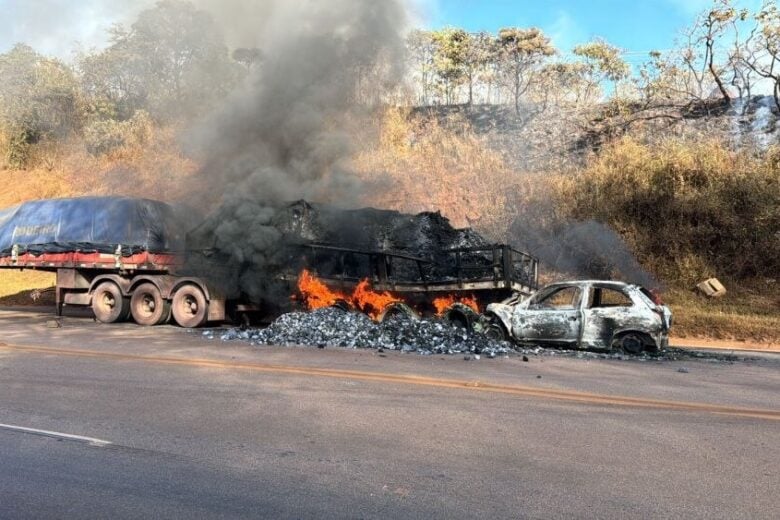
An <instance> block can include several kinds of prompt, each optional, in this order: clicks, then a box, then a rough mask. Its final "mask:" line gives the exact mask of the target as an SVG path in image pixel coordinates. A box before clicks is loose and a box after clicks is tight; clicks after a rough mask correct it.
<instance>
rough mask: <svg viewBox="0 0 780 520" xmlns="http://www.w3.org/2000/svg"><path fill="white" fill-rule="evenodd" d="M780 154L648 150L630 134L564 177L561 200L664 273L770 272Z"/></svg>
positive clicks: (779, 210)
mask: <svg viewBox="0 0 780 520" xmlns="http://www.w3.org/2000/svg"><path fill="white" fill-rule="evenodd" d="M777 155H778V154H777V153H776V152H774V151H773V152H770V153H768V154H766V156H764V157H755V156H751V155H748V154H747V153H742V152H732V151H730V150H727V149H726V148H725V147H724V146H722V145H721V144H719V143H714V142H713V143H686V142H679V141H669V142H667V143H665V144H663V145H661V146H657V145H656V146H653V147H649V146H646V145H643V144H639V143H637V142H636V141H634V140H631V139H629V138H626V139H623V140H621V141H618V142H616V143H614V144H612V145H611V146H609V147H607V148H606V149H604V150H603V151H602V153H601V154H600V155H599V156H598V157H597V158H595V159H594V160H593V161H592V162H591V164H589V165H588V167H587V168H586V169H585V170H584V171H583V172H582V173H581V174H579V175H576V176H574V177H572V178H570V179H568V180H567V181H565V182H562V183H560V185H559V187H558V190H557V197H556V198H557V199H558V200H557V203H558V204H559V205H561V206H563V207H564V208H565V210H566V211H565V213H566V214H567V216H568V217H570V218H576V219H595V220H599V221H602V222H606V223H608V224H609V225H610V226H612V227H613V228H614V229H616V230H618V231H619V232H620V233H621V234H622V235H623V237H624V238H625V239H626V240H627V241H628V242H629V244H631V245H632V246H633V249H634V251H635V252H636V253H637V254H638V256H639V257H640V260H642V261H643V263H644V264H645V265H648V266H651V267H653V269H654V270H655V271H656V272H657V274H660V275H662V277H664V278H667V279H673V280H678V281H680V282H684V283H691V282H693V281H695V280H697V279H700V278H701V277H704V276H710V275H718V276H723V277H727V278H750V277H756V276H767V277H770V276H776V275H777V273H780V167H778V164H780V161H778V157H777Z"/></svg>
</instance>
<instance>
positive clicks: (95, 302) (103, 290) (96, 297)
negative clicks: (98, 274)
mask: <svg viewBox="0 0 780 520" xmlns="http://www.w3.org/2000/svg"><path fill="white" fill-rule="evenodd" d="M92 312H94V313H95V319H96V320H98V321H99V322H100V323H117V322H120V321H125V320H126V319H127V316H128V315H129V314H130V302H129V301H128V298H125V297H123V296H122V291H121V290H119V287H117V285H116V284H115V283H113V282H103V283H101V284H100V285H98V286H97V288H96V289H95V291H94V292H93V293H92Z"/></svg>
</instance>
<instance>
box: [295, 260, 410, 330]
mask: <svg viewBox="0 0 780 520" xmlns="http://www.w3.org/2000/svg"><path fill="white" fill-rule="evenodd" d="M298 291H299V292H300V293H301V296H303V300H304V302H305V304H306V307H307V308H308V309H309V310H314V309H321V308H322V307H330V306H332V305H335V304H336V303H338V302H345V303H346V304H347V305H349V306H350V307H353V308H355V309H359V310H360V311H362V312H365V313H366V314H368V315H369V316H371V318H373V319H377V317H379V314H380V313H381V312H382V311H383V310H384V309H385V307H387V306H388V305H390V304H391V303H395V302H400V301H402V300H401V299H400V298H396V297H395V296H393V295H392V294H390V293H388V292H375V291H372V290H371V285H370V284H369V282H368V280H362V281H361V282H360V283H359V284H358V285H357V287H355V290H354V291H353V292H352V294H349V295H348V294H345V293H342V292H339V291H333V290H331V289H330V288H329V287H328V286H327V285H325V284H324V283H323V282H322V281H321V280H320V279H318V278H317V277H316V276H314V275H313V274H311V273H310V272H309V271H308V270H306V269H304V270H303V271H301V274H300V275H299V276H298ZM293 299H295V295H293Z"/></svg>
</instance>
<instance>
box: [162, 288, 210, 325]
mask: <svg viewBox="0 0 780 520" xmlns="http://www.w3.org/2000/svg"><path fill="white" fill-rule="evenodd" d="M171 311H172V313H173V319H174V321H175V322H176V323H178V324H179V326H181V327H187V328H191V329H194V328H197V327H200V326H201V325H203V324H204V323H206V320H207V319H208V316H209V304H208V302H207V301H206V295H205V294H203V291H202V290H201V289H200V287H198V286H197V285H195V284H191V283H188V284H185V285H182V286H181V287H179V288H178V289H177V290H176V292H175V293H174V295H173V303H172V305H171Z"/></svg>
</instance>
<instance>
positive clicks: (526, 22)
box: [422, 0, 761, 61]
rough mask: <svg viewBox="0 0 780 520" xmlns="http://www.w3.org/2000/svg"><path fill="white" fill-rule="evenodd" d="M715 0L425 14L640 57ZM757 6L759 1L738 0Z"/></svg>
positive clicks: (444, 2)
mask: <svg viewBox="0 0 780 520" xmlns="http://www.w3.org/2000/svg"><path fill="white" fill-rule="evenodd" d="M712 4H713V2H712V0H535V1H530V0H489V1H478V0H430V1H425V2H424V3H423V7H422V11H423V15H422V17H423V18H424V19H425V20H426V21H425V25H427V26H428V27H430V28H440V27H445V26H454V27H463V28H465V29H467V30H469V31H481V30H486V31H490V32H496V31H497V30H498V29H500V28H501V27H507V26H517V27H531V26H533V27H539V28H541V29H542V30H543V31H544V32H545V33H546V34H547V35H548V36H550V37H551V38H552V40H553V43H554V44H555V46H556V47H558V49H559V50H560V51H562V52H563V53H566V52H569V51H571V49H572V48H573V47H574V46H575V45H577V44H579V43H583V42H586V41H589V40H591V39H593V38H594V37H601V38H604V39H606V40H607V41H609V42H610V43H612V44H613V45H617V46H618V47H620V48H621V49H623V50H625V51H627V56H626V58H627V60H628V61H641V60H644V59H645V58H646V57H647V53H648V52H649V51H651V50H660V51H663V50H666V49H670V48H671V47H673V46H674V42H675V39H676V38H677V36H678V35H679V34H680V32H681V31H682V30H683V29H685V28H686V27H689V26H690V25H691V24H692V22H693V21H694V19H695V18H696V15H697V14H698V13H701V12H702V11H704V10H706V9H708V8H709V7H711V6H712ZM736 4H737V5H739V6H742V7H749V8H751V9H757V8H758V7H760V4H761V0H738V1H737V2H736Z"/></svg>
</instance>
